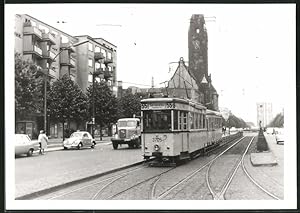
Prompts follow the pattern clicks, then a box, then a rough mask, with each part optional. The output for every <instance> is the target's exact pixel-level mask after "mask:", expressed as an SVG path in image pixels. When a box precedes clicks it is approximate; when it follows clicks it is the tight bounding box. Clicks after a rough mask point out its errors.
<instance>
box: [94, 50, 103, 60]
mask: <svg viewBox="0 0 300 213" xmlns="http://www.w3.org/2000/svg"><path fill="white" fill-rule="evenodd" d="M94 58H95V60H97V61H98V60H101V59H104V58H105V57H104V55H103V53H101V52H97V53H95V56H94Z"/></svg>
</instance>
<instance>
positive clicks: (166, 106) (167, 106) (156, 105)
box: [148, 102, 174, 109]
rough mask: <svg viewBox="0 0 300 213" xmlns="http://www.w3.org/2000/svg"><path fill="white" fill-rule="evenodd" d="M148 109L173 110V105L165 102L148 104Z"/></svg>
mask: <svg viewBox="0 0 300 213" xmlns="http://www.w3.org/2000/svg"><path fill="white" fill-rule="evenodd" d="M148 106H149V109H170V108H174V104H173V103H167V102H154V103H148Z"/></svg>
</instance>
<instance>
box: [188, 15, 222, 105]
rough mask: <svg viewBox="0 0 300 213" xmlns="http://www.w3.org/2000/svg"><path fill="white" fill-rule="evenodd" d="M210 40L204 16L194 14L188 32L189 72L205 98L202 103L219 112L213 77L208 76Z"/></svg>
mask: <svg viewBox="0 0 300 213" xmlns="http://www.w3.org/2000/svg"><path fill="white" fill-rule="evenodd" d="M207 46H208V39H207V30H206V27H205V20H204V15H202V14H193V15H192V17H191V20H190V28H189V32H188V48H189V68H188V69H189V72H191V73H192V74H193V75H194V76H195V78H196V82H197V85H198V87H199V93H200V94H203V96H204V98H203V100H202V101H201V103H202V104H204V105H205V106H206V107H207V108H209V109H212V110H218V96H219V95H218V93H217V91H216V90H215V88H214V87H213V85H212V83H211V81H212V80H211V75H208V57H207V56H208V48H207Z"/></svg>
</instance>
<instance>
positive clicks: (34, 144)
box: [15, 134, 40, 156]
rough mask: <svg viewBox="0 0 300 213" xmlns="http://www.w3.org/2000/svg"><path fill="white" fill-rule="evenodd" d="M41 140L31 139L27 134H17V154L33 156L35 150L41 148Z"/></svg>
mask: <svg viewBox="0 0 300 213" xmlns="http://www.w3.org/2000/svg"><path fill="white" fill-rule="evenodd" d="M39 147H40V145H39V142H38V141H31V139H30V138H29V136H28V135H26V134H15V155H16V156H17V155H23V154H26V155H27V156H32V154H33V152H34V151H36V150H39Z"/></svg>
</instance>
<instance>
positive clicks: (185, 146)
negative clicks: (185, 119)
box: [181, 132, 189, 152]
mask: <svg viewBox="0 0 300 213" xmlns="http://www.w3.org/2000/svg"><path fill="white" fill-rule="evenodd" d="M181 137H182V138H181V141H182V152H186V151H188V150H189V141H188V133H187V132H182V133H181Z"/></svg>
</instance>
